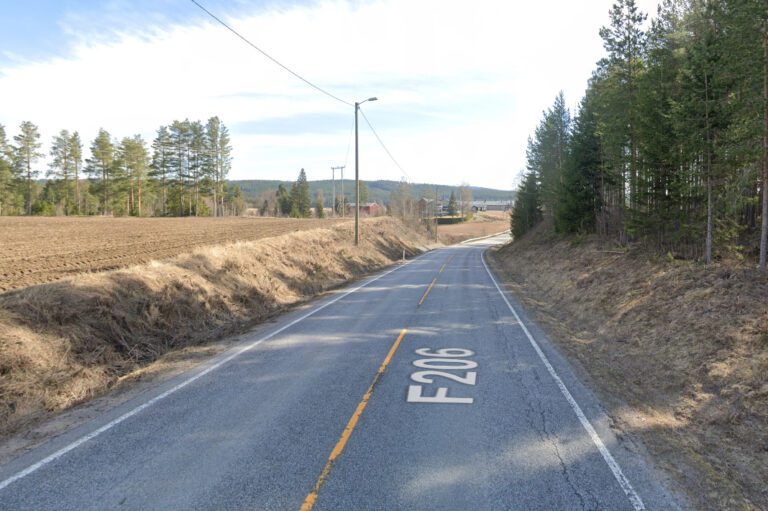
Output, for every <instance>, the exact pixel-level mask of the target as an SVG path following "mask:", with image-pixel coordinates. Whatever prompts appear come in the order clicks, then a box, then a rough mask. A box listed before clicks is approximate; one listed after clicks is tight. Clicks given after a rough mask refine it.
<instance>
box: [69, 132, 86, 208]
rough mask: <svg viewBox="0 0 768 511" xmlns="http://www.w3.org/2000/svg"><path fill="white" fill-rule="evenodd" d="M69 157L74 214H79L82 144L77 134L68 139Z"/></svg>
mask: <svg viewBox="0 0 768 511" xmlns="http://www.w3.org/2000/svg"><path fill="white" fill-rule="evenodd" d="M69 156H70V161H71V163H72V177H73V179H74V180H75V213H76V214H78V215H79V214H80V212H81V207H80V202H81V199H80V170H81V168H82V166H83V142H82V141H81V140H80V134H79V133H78V132H76V131H75V132H74V133H72V136H71V137H70V138H69Z"/></svg>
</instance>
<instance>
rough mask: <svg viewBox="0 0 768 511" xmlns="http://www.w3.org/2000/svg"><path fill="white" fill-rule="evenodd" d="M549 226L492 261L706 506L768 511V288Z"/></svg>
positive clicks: (615, 412) (627, 427)
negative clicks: (560, 232) (557, 231)
mask: <svg viewBox="0 0 768 511" xmlns="http://www.w3.org/2000/svg"><path fill="white" fill-rule="evenodd" d="M550 229H551V227H550V226H549V225H546V224H542V225H540V226H538V227H536V228H534V229H533V230H532V231H531V232H529V233H528V234H526V235H525V236H524V237H523V238H519V239H517V240H516V241H514V242H513V243H511V244H509V245H507V246H505V247H504V248H502V249H501V250H499V251H497V252H493V253H491V257H490V259H491V261H492V263H493V265H494V266H495V267H496V269H497V270H498V271H499V273H500V274H501V275H502V276H504V280H505V281H506V283H507V285H508V286H509V288H510V290H511V291H512V292H513V293H514V294H515V295H516V296H517V297H519V298H520V299H521V301H522V302H523V304H524V305H525V307H526V309H527V310H529V311H530V312H531V313H532V316H533V318H534V319H535V320H536V321H537V323H539V324H540V325H541V326H542V327H543V328H544V329H545V330H546V331H547V332H548V333H549V335H550V336H551V337H552V339H553V340H554V341H556V342H557V343H558V345H559V346H560V347H561V348H562V349H563V350H564V351H565V352H566V353H568V354H569V355H570V359H571V360H573V361H576V364H577V365H580V366H581V367H582V368H583V370H584V372H585V373H586V378H585V379H586V380H587V381H589V382H590V383H591V387H592V388H593V389H595V390H596V391H597V392H598V393H599V394H600V395H601V402H602V403H603V404H604V405H605V406H607V407H608V412H609V415H611V417H612V418H613V419H614V420H615V421H616V422H617V424H618V426H619V428H620V430H621V431H624V432H626V433H630V434H631V435H633V436H635V435H636V436H638V437H639V438H640V439H641V440H642V442H643V444H644V445H645V446H646V448H647V449H648V450H649V451H650V452H651V454H653V460H654V463H656V464H658V465H659V466H661V467H662V468H664V469H665V470H666V471H667V473H668V474H670V475H671V477H672V478H673V479H674V480H676V481H677V483H679V484H680V486H681V487H682V488H683V489H684V490H685V491H686V493H687V494H688V495H689V497H690V498H691V499H692V502H694V504H695V505H694V507H695V509H702V510H710V509H711V510H719V509H733V510H750V511H756V510H762V509H768V487H766V485H765V481H768V428H767V427H766V424H768V307H766V297H768V280H766V279H765V278H756V276H755V270H754V268H750V267H748V266H746V265H744V264H742V263H738V262H734V261H717V262H715V263H713V264H712V265H710V266H706V265H703V264H701V263H696V262H693V261H683V260H676V259H669V258H667V257H666V256H658V255H655V252H654V251H652V250H649V249H647V248H643V247H642V246H641V245H633V246H632V247H631V248H626V247H621V246H618V245H616V244H614V243H609V242H606V241H605V240H604V239H603V238H601V237H598V236H596V235H590V236H568V237H562V236H560V235H556V234H554V233H552V232H551V231H550Z"/></svg>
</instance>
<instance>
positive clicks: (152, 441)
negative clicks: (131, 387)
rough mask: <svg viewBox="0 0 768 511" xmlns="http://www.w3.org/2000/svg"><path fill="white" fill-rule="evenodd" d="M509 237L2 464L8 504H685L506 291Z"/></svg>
mask: <svg viewBox="0 0 768 511" xmlns="http://www.w3.org/2000/svg"><path fill="white" fill-rule="evenodd" d="M500 241H501V239H500V238H499V239H489V240H481V241H478V242H475V243H471V244H467V245H461V246H454V247H449V248H445V249H441V250H436V251H433V252H430V253H428V254H425V255H423V256H422V257H419V258H417V259H415V260H413V261H411V262H409V263H408V264H404V265H401V266H398V267H397V268H396V269H394V270H390V271H388V272H384V273H382V274H379V275H377V276H375V277H373V278H372V279H368V280H367V281H363V282H360V283H357V284H355V285H354V286H352V287H350V288H347V289H345V290H341V291H338V292H336V293H334V294H332V295H330V296H328V297H326V298H324V299H322V300H319V301H317V302H315V303H314V304H313V305H312V306H311V307H308V308H304V309H302V310H297V311H294V312H292V313H290V314H286V315H285V316H283V317H281V318H280V319H279V320H278V321H277V322H276V323H272V324H269V325H264V326H262V327H261V328H259V329H258V330H256V331H254V332H253V333H252V335H251V336H250V338H249V339H247V340H246V341H244V343H243V344H242V345H239V346H237V347H235V348H233V349H232V350H230V351H229V352H227V353H224V354H222V355H221V356H219V357H218V358H216V359H214V360H212V361H210V362H209V363H207V364H206V365H204V366H203V367H198V368H197V369H195V370H194V371H192V372H190V373H188V374H185V375H182V376H180V377H179V378H177V379H175V380H173V381H171V382H169V383H167V384H165V385H163V386H162V387H160V388H156V389H153V390H152V391H149V392H147V393H145V395H142V396H140V397H139V398H136V399H134V400H133V401H131V402H128V403H125V404H123V405H121V406H120V407H119V408H116V409H114V410H112V411H110V412H108V413H107V414H105V415H104V416H103V417H100V418H99V419H98V420H95V421H92V422H91V423H88V424H86V425H84V426H82V427H80V428H78V429H76V430H74V431H71V432H69V433H68V434H66V435H63V436H61V437H59V438H56V439H54V440H52V441H50V442H48V443H47V444H45V445H43V446H42V447H40V448H38V449H36V450H34V451H32V452H30V453H27V454H26V455H24V456H23V457H21V458H18V459H16V460H15V461H13V462H11V463H9V464H7V465H5V466H2V467H0V509H3V510H21V509H32V510H77V511H85V510H96V509H99V510H101V509H119V510H229V509H232V510H234V509H237V510H240V509H242V510H246V509H247V510H254V509H264V510H281V509H287V510H299V509H304V510H311V509H314V510H318V511H320V510H331V509H338V510H367V509H370V510H378V509H380V510H432V509H434V510H451V509H473V510H486V509H487V510H503V509H515V510H548V511H549V510H557V509H574V510H582V509H606V510H635V511H636V510H640V509H654V510H655V509H678V506H677V505H676V503H675V502H674V499H673V498H672V497H670V496H669V494H668V493H667V492H666V491H665V490H664V489H663V487H662V485H661V484H660V483H659V481H658V474H657V473H656V472H654V471H653V470H651V469H650V468H648V467H647V466H646V464H645V462H644V461H643V459H642V458H641V456H640V455H638V454H636V453H635V452H634V451H633V450H632V449H631V448H630V447H629V446H627V445H625V444H624V443H622V442H619V441H618V440H617V438H616V437H615V436H614V435H613V433H612V432H611V429H610V427H609V423H608V419H607V417H606V416H605V414H604V413H603V412H602V411H601V408H600V406H599V404H598V402H597V401H596V399H595V397H594V396H593V395H592V394H591V393H590V392H589V390H588V389H586V388H585V387H584V386H583V385H582V384H581V383H580V382H579V381H578V380H577V379H576V378H575V376H574V374H573V372H572V371H571V370H570V369H569V367H568V364H567V363H566V362H565V361H564V360H563V359H562V358H561V357H560V356H559V355H558V353H557V352H556V351H555V350H554V349H553V348H552V346H551V345H550V343H549V342H548V341H547V339H546V336H545V335H544V334H543V333H542V332H541V331H540V330H539V329H538V328H537V327H536V326H535V325H534V324H532V323H531V322H530V321H529V320H528V319H527V318H526V316H525V315H524V314H523V312H522V311H521V310H520V308H519V306H518V305H517V303H516V302H515V301H514V299H513V297H511V296H505V295H504V294H502V292H501V291H500V290H499V288H498V286H497V284H496V282H495V281H494V279H493V277H492V276H491V274H490V273H489V272H488V271H487V268H486V266H485V262H484V259H483V252H484V250H485V249H486V248H487V247H488V246H489V245H490V244H493V243H498V242H500Z"/></svg>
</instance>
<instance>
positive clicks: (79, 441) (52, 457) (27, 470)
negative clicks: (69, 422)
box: [0, 259, 415, 490]
mask: <svg viewBox="0 0 768 511" xmlns="http://www.w3.org/2000/svg"><path fill="white" fill-rule="evenodd" d="M414 260H415V259H411V260H409V261H408V262H407V263H405V264H400V265H398V266H396V267H395V268H392V269H391V270H388V271H386V272H384V273H382V274H381V275H378V276H377V277H374V278H371V279H369V280H367V281H365V282H364V283H363V284H361V285H359V286H357V287H355V288H353V289H350V290H349V291H347V292H346V293H344V294H341V295H339V296H337V297H336V298H334V299H332V300H330V301H329V302H326V303H324V304H323V305H321V306H319V307H317V308H315V309H312V310H311V311H309V312H307V313H306V314H304V315H303V316H301V317H299V318H296V319H294V320H293V321H291V322H290V323H288V324H287V325H284V326H282V327H280V328H278V329H277V330H275V331H274V332H271V333H269V334H267V335H265V336H264V337H262V338H260V339H259V340H257V341H254V342H252V343H250V344H248V345H246V346H244V347H242V348H240V349H239V350H237V351H235V352H234V353H232V354H231V355H229V356H227V357H226V358H223V359H221V360H219V361H218V362H216V363H215V364H213V365H211V366H209V367H207V368H206V369H204V370H203V371H200V372H199V373H197V374H195V375H194V376H192V377H190V378H188V379H186V380H184V381H183V382H181V383H179V384H178V385H176V386H174V387H172V388H170V389H168V390H166V391H165V392H163V393H162V394H159V395H157V396H155V397H153V398H152V399H150V400H149V401H147V402H146V403H144V404H141V405H139V406H137V407H136V408H134V409H133V410H131V411H129V412H126V413H124V414H123V415H121V416H120V417H118V418H117V419H114V420H113V421H111V422H108V423H107V424H105V425H103V426H102V427H100V428H98V429H96V430H94V431H91V432H90V433H88V434H87V435H85V436H83V437H80V438H79V439H77V440H75V441H74V442H72V443H71V444H69V445H67V446H66V447H62V448H61V449H59V450H58V451H56V452H54V453H53V454H50V455H48V456H46V457H45V458H43V459H42V460H40V461H38V462H37V463H35V464H33V465H30V466H29V467H27V468H25V469H24V470H22V471H21V472H17V473H16V474H14V475H12V476H11V477H9V478H7V479H5V480H4V481H3V482H0V490H3V489H5V488H6V487H7V486H9V485H11V484H13V483H14V482H16V481H18V480H19V479H22V478H24V477H26V476H28V475H29V474H31V473H33V472H36V471H37V470H39V469H40V468H42V467H44V466H45V465H47V464H49V463H51V462H52V461H55V460H57V459H59V458H61V457H62V456H64V455H65V454H67V453H68V452H70V451H72V450H74V449H77V448H78V447H80V446H81V445H83V444H84V443H86V442H88V441H89V440H92V439H94V438H96V437H97V436H99V435H101V434H102V433H104V432H105V431H108V430H110V429H112V428H113V427H115V426H117V425H118V424H120V423H121V422H123V421H125V420H126V419H129V418H131V417H133V416H134V415H136V414H137V413H139V412H141V411H143V410H145V409H147V408H149V407H150V406H152V405H154V404H155V403H157V402H158V401H160V400H162V399H165V398H166V397H168V396H170V395H171V394H173V393H175V392H177V391H179V390H181V389H183V388H184V387H186V386H187V385H189V384H190V383H193V382H194V381H196V380H198V379H200V378H202V377H203V376H205V375H206V374H208V373H210V372H212V371H215V370H216V369H218V368H219V367H221V366H223V365H224V364H226V363H228V362H230V361H231V360H233V359H235V358H237V357H239V356H240V355H242V354H243V353H245V352H246V351H249V350H251V349H253V348H255V347H256V346H258V345H259V344H261V343H262V342H264V341H266V340H269V339H271V338H272V337H274V336H276V335H278V334H280V333H282V332H284V331H285V330H287V329H289V328H291V327H292V326H294V325H296V324H297V323H299V322H301V321H304V320H305V319H307V318H308V317H310V316H312V315H314V314H316V313H318V312H320V311H321V310H323V309H325V308H326V307H328V306H330V305H333V304H334V303H336V302H338V301H339V300H341V299H342V298H346V297H347V296H349V295H351V294H352V293H354V292H356V291H359V290H360V289H362V288H364V287H365V286H367V285H369V284H372V283H374V282H376V281H377V280H379V279H381V278H383V277H386V276H387V275H389V274H390V273H392V272H394V271H396V270H399V269H400V268H403V267H404V266H406V265H408V264H410V263H411V261H414Z"/></svg>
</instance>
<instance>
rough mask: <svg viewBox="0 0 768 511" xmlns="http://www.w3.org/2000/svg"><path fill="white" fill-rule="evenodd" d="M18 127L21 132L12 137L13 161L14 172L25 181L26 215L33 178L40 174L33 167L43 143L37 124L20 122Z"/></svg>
mask: <svg viewBox="0 0 768 511" xmlns="http://www.w3.org/2000/svg"><path fill="white" fill-rule="evenodd" d="M20 129H21V133H19V134H18V135H16V136H15V137H13V140H14V141H15V142H16V147H15V148H14V149H15V150H14V152H15V158H14V160H15V162H14V163H15V167H16V174H17V175H18V176H19V177H21V178H22V179H24V180H25V181H26V185H27V186H26V188H27V190H26V192H27V194H26V198H25V203H24V210H25V211H26V212H27V214H28V215H31V214H32V202H33V190H34V181H33V180H34V179H35V178H36V177H37V176H38V175H39V174H40V171H39V170H36V169H34V168H33V167H34V165H35V163H36V162H37V160H39V159H40V158H42V156H43V153H41V152H40V148H42V147H43V144H42V143H40V133H39V132H38V129H37V126H35V125H34V124H32V123H31V122H29V121H24V122H22V123H21V127H20Z"/></svg>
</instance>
